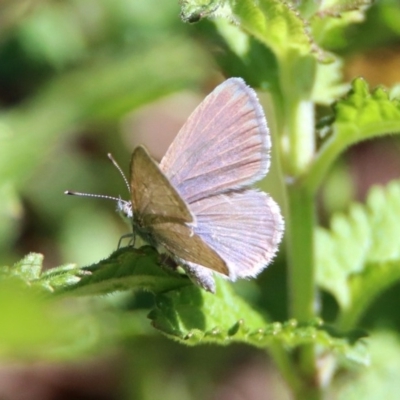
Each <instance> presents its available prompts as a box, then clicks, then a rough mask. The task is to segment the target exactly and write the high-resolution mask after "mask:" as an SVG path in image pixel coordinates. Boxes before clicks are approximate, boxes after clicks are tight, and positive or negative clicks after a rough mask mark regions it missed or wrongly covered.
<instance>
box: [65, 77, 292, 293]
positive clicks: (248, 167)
mask: <svg viewBox="0 0 400 400" xmlns="http://www.w3.org/2000/svg"><path fill="white" fill-rule="evenodd" d="M270 148H271V139H270V134H269V130H268V127H267V123H266V119H265V116H264V112H263V109H262V107H261V105H260V103H259V101H258V98H257V95H256V93H255V92H254V90H253V89H251V88H250V87H248V86H247V85H246V83H245V82H244V81H243V80H242V79H241V78H230V79H227V80H226V81H225V82H223V83H222V84H220V85H219V86H217V87H216V88H215V89H214V90H213V91H212V92H211V93H210V94H209V95H208V96H207V97H206V98H205V99H204V100H203V101H202V102H201V104H200V105H199V106H198V107H197V108H196V109H195V111H194V112H193V113H192V114H191V115H190V117H189V118H188V120H187V122H186V123H185V124H184V125H183V127H182V128H181V130H180V131H179V133H178V135H177V136H176V138H175V139H174V141H173V142H172V144H171V146H170V147H169V149H168V150H167V152H166V154H165V155H164V157H163V158H162V160H161V162H160V164H158V163H157V162H156V161H155V160H154V159H153V158H152V157H151V156H150V155H149V153H148V151H147V150H146V148H145V147H143V146H138V147H136V148H135V149H134V150H133V153H132V157H131V162H130V176H129V177H130V179H129V181H127V180H126V179H125V180H126V183H127V185H128V188H129V191H130V201H124V200H121V199H115V200H117V209H118V211H119V212H120V213H121V214H122V215H123V216H124V217H125V218H127V219H128V221H130V223H131V224H132V229H133V232H134V233H135V234H138V235H139V236H140V237H142V238H143V239H144V240H145V241H147V242H148V243H149V244H151V245H153V246H155V247H161V248H163V249H165V250H166V252H167V253H168V254H169V255H171V257H172V258H173V259H174V260H175V261H176V262H177V263H179V264H180V265H182V267H183V268H184V269H185V271H186V272H187V274H188V275H189V276H190V277H191V278H192V280H194V281H195V282H196V283H197V284H198V285H200V286H201V287H203V288H204V289H206V290H208V291H210V292H215V281H214V276H213V274H214V272H216V273H219V274H221V275H223V276H225V277H227V278H228V279H229V280H232V281H234V280H236V279H238V278H250V277H255V276H256V275H257V274H258V273H259V272H261V271H262V270H263V269H264V268H265V267H266V266H267V265H268V264H269V263H270V262H271V260H272V259H273V257H274V255H275V253H276V252H277V249H278V246H279V243H280V241H281V239H282V235H283V231H284V222H283V218H282V215H281V212H280V208H279V206H278V205H277V203H276V202H275V201H274V200H273V199H272V198H271V197H270V196H269V195H268V194H266V193H264V192H262V191H259V190H257V189H254V188H252V187H251V185H252V184H253V183H255V182H257V181H258V180H260V179H262V178H263V177H264V176H265V175H266V173H267V172H268V169H269V166H270V154H269V151H270ZM114 163H115V162H114ZM115 164H116V163H115ZM117 167H118V166H117ZM118 169H119V170H120V171H121V169H120V168H119V167H118ZM121 172H122V171H121ZM66 193H67V194H79V193H76V192H66ZM94 196H96V195H94ZM100 197H107V196H100Z"/></svg>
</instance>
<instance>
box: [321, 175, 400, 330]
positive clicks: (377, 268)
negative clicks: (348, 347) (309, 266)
mask: <svg viewBox="0 0 400 400" xmlns="http://www.w3.org/2000/svg"><path fill="white" fill-rule="evenodd" d="M399 220H400V183H399V182H392V183H390V184H389V185H388V186H387V187H386V188H380V187H375V188H373V189H372V190H371V191H370V193H369V195H368V198H367V204H366V205H365V206H363V205H360V204H354V205H353V206H352V207H351V208H350V211H349V213H348V214H347V215H343V214H337V215H335V216H334V217H333V218H332V222H331V228H330V230H327V229H323V228H318V229H317V231H316V237H315V241H316V265H317V281H318V284H319V285H320V287H322V288H323V289H325V290H327V291H328V292H330V293H331V294H332V295H333V296H334V297H335V298H336V300H337V301H338V303H339V305H340V307H341V309H342V314H341V317H340V323H341V324H342V325H341V326H342V327H348V326H351V325H352V324H354V323H355V322H356V319H357V318H358V317H359V316H360V315H361V314H362V312H363V311H365V309H366V308H367V306H368V305H369V304H370V303H371V302H372V301H373V300H374V299H375V298H376V297H377V296H378V295H379V294H380V293H382V292H383V291H384V290H385V289H387V288H388V287H389V286H391V285H393V284H394V283H396V282H398V281H399V280H400V246H399V243H398V238H399V237H400V224H399V223H398V221H399Z"/></svg>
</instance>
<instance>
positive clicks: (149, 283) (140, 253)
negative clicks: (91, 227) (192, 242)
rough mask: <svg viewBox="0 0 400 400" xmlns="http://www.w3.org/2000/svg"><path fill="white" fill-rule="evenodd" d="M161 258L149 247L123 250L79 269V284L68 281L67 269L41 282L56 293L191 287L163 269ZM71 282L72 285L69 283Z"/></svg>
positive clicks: (182, 278) (104, 292)
mask: <svg viewBox="0 0 400 400" xmlns="http://www.w3.org/2000/svg"><path fill="white" fill-rule="evenodd" d="M163 258H165V256H164V255H160V254H158V252H157V251H156V250H155V249H154V248H153V247H150V246H143V247H141V248H139V249H134V248H131V247H125V248H122V249H120V250H117V251H115V252H114V253H113V254H111V255H110V257H108V258H107V259H105V260H102V261H100V262H99V263H96V264H93V265H90V266H88V267H83V268H81V269H80V270H79V272H80V278H79V281H78V282H70V281H68V279H70V275H71V274H70V273H71V271H70V270H66V271H63V270H61V271H60V274H57V272H58V271H56V272H54V270H51V271H50V272H49V274H46V275H43V276H42V279H41V281H42V282H46V285H48V286H51V287H53V289H54V290H55V291H57V292H59V293H65V292H69V293H70V294H72V295H99V294H107V293H113V292H116V291H121V290H147V291H151V292H153V293H159V292H163V291H166V290H172V289H176V288H178V287H182V286H186V285H192V283H191V281H190V280H189V279H187V277H186V276H184V275H182V274H179V273H177V272H175V271H172V269H167V268H162V263H163ZM64 272H65V273H64ZM71 283H72V284H71Z"/></svg>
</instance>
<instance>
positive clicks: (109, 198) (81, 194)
mask: <svg viewBox="0 0 400 400" xmlns="http://www.w3.org/2000/svg"><path fill="white" fill-rule="evenodd" d="M64 194H68V195H69V196H81V197H96V198H98V199H107V200H114V201H121V199H119V198H118V197H113V196H107V195H105V194H93V193H81V192H72V191H71V190H66V191H65V192H64Z"/></svg>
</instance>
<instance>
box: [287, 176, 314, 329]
mask: <svg viewBox="0 0 400 400" xmlns="http://www.w3.org/2000/svg"><path fill="white" fill-rule="evenodd" d="M287 195H288V205H287V206H288V218H287V226H286V241H287V247H288V263H289V293H290V296H291V297H290V315H291V316H292V317H293V318H296V319H297V320H299V321H302V322H304V321H309V320H310V319H311V318H313V317H314V315H315V314H314V299H315V287H314V285H315V276H314V259H313V245H314V244H313V230H314V221H315V213H314V205H313V197H312V196H311V195H310V194H309V193H308V191H307V190H306V189H304V187H301V186H299V185H296V184H293V185H289V186H288V187H287Z"/></svg>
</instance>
